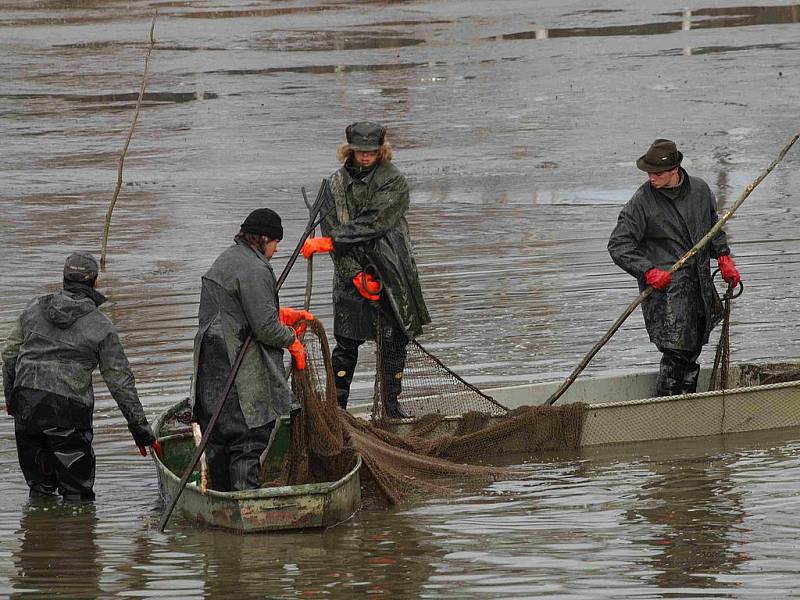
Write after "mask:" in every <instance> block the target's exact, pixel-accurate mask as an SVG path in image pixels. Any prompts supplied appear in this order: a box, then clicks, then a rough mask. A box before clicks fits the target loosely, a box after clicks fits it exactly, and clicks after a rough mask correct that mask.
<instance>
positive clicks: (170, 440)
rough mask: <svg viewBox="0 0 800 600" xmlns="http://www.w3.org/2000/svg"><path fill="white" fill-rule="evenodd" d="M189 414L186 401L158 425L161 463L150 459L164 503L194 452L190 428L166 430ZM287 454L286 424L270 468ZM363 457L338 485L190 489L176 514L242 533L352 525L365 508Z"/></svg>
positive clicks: (280, 431)
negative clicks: (348, 522) (184, 412)
mask: <svg viewBox="0 0 800 600" xmlns="http://www.w3.org/2000/svg"><path fill="white" fill-rule="evenodd" d="M186 408H188V402H187V400H186V399H184V400H181V401H180V402H178V403H176V404H174V405H173V406H171V407H170V408H169V409H167V410H166V411H165V412H163V413H162V414H161V415H159V417H158V419H157V420H156V423H155V427H154V433H155V436H156V438H157V439H158V441H159V443H160V444H161V448H162V451H163V460H162V459H159V458H158V457H156V456H153V457H152V460H153V462H154V463H155V466H156V471H157V473H158V483H159V491H160V493H161V496H162V498H164V499H165V501H166V500H167V499H169V498H172V497H173V495H174V494H175V493H177V491H178V487H179V483H180V475H176V473H175V471H178V472H179V473H180V474H182V473H183V469H185V467H186V465H187V464H188V462H189V458H190V456H191V454H192V453H193V452H194V448H195V446H194V439H193V437H192V433H191V431H190V430H189V428H188V427H187V428H185V430H183V431H176V432H171V433H166V431H165V427H166V424H167V423H168V422H170V421H172V420H174V417H175V415H176V414H177V412H178V411H180V410H185V409H186ZM287 448H288V422H287V421H286V420H281V421H280V422H279V425H278V427H277V429H276V432H275V435H274V439H273V444H272V446H271V447H270V452H269V454H268V457H267V462H272V463H277V462H278V461H279V460H282V458H283V455H284V454H285V452H286V450H287ZM360 468H361V457H360V456H357V457H356V464H355V465H354V466H353V468H352V469H351V470H350V471H349V472H348V473H347V474H346V475H345V476H344V477H342V478H341V479H339V480H338V481H331V482H325V483H309V484H303V485H288V486H278V487H266V488H259V489H256V490H245V491H239V492H219V491H216V490H206V491H205V492H201V491H200V488H199V486H198V485H197V484H196V483H194V482H191V481H190V482H189V483H187V484H186V487H185V489H184V490H183V492H182V493H181V496H180V498H179V499H178V502H177V504H176V506H175V514H176V515H180V516H181V517H182V518H183V519H184V521H189V522H191V523H192V524H195V525H201V526H208V527H217V528H223V529H228V530H233V531H237V532H241V533H255V532H269V531H284V530H297V529H314V528H327V527H332V526H334V525H337V524H339V523H341V522H343V521H346V520H348V519H350V518H351V517H352V516H353V515H354V514H355V513H356V512H358V510H359V509H360V508H361V478H360V476H359V469H360Z"/></svg>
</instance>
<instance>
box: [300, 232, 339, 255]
mask: <svg viewBox="0 0 800 600" xmlns="http://www.w3.org/2000/svg"><path fill="white" fill-rule="evenodd" d="M300 252H302V253H303V256H304V257H305V258H306V260H308V259H309V258H311V256H312V255H313V254H315V253H316V252H333V238H329V237H310V238H306V241H305V242H303V247H302V249H301V250H300Z"/></svg>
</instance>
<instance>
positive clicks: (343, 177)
mask: <svg viewBox="0 0 800 600" xmlns="http://www.w3.org/2000/svg"><path fill="white" fill-rule="evenodd" d="M345 135H346V138H347V142H346V143H344V144H342V146H341V147H340V148H339V152H338V158H339V159H340V160H341V161H342V162H343V163H344V164H343V165H342V167H341V168H339V169H338V170H336V171H335V172H334V173H333V175H331V177H330V178H329V180H328V185H327V190H326V191H328V192H329V193H326V194H325V195H324V196H323V203H322V207H321V214H322V215H323V219H322V233H323V236H324V237H320V238H309V239H308V240H307V241H306V243H305V244H304V247H303V255H304V256H305V257H306V258H309V257H310V256H311V255H312V254H314V253H315V252H332V254H331V256H332V258H333V264H334V281H333V306H334V337H335V339H336V347H335V348H334V350H333V352H332V355H331V359H332V366H333V371H334V378H335V379H334V380H335V383H336V395H337V400H338V402H339V405H340V406H342V407H343V408H346V407H347V401H348V398H349V395H350V384H351V382H352V379H353V373H354V372H355V368H356V364H357V361H358V349H359V346H360V345H361V344H363V343H364V341H365V340H375V339H376V334H377V331H376V324H377V321H378V314H379V312H380V315H381V324H382V333H383V349H382V357H381V359H382V360H381V363H382V364H383V373H382V376H383V377H384V389H385V390H386V412H387V416H389V417H395V418H396V417H406V416H407V415H406V413H405V412H404V411H403V410H402V408H401V407H400V405H399V403H398V397H399V395H400V392H401V387H402V386H401V379H402V375H403V369H404V368H405V361H406V356H407V351H406V346H407V345H408V341H409V338H415V337H416V336H418V335H420V334H421V333H422V326H423V325H427V324H428V323H430V321H431V319H430V315H429V314H428V309H427V307H426V306H425V300H424V299H423V296H422V288H421V287H420V283H419V274H418V273H417V265H416V262H415V260H414V252H413V248H412V245H411V237H410V235H409V229H408V223H407V222H406V218H405V214H406V211H407V210H408V207H409V191H408V184H407V183H406V179H405V177H404V176H403V174H402V173H401V172H400V171H399V169H397V167H395V166H394V165H393V164H392V162H391V160H392V152H391V146H390V145H389V142H388V141H387V140H386V129H385V128H384V127H383V126H382V125H379V124H377V123H372V122H369V121H361V122H356V123H353V124H351V125H350V126H348V127H347V129H346V130H345Z"/></svg>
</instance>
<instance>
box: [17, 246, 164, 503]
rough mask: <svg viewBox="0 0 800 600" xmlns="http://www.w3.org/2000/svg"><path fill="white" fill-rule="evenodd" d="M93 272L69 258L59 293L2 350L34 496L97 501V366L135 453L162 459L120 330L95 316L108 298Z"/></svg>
mask: <svg viewBox="0 0 800 600" xmlns="http://www.w3.org/2000/svg"><path fill="white" fill-rule="evenodd" d="M97 274H98V264H97V261H96V260H95V258H94V257H93V256H92V255H91V254H89V253H87V252H76V253H74V254H71V255H70V256H69V257H68V258H67V260H66V263H65V264H64V287H63V289H62V290H60V291H59V292H56V293H55V294H48V295H46V296H41V297H39V298H37V299H35V300H34V301H33V302H32V303H31V304H30V305H29V306H28V307H27V308H26V309H25V310H24V311H23V312H22V314H21V315H20V317H19V318H18V319H17V322H16V325H15V326H14V328H13V330H12V331H11V335H10V336H9V338H8V344H7V345H6V347H5V349H4V350H3V389H4V393H5V400H6V408H7V410H8V413H9V414H11V415H13V416H14V435H15V437H16V440H17V454H18V455H19V465H20V468H21V469H22V472H23V474H24V475H25V480H26V481H27V482H28V487H29V488H30V494H31V496H32V497H34V496H56V495H61V496H63V497H64V498H65V499H69V500H73V499H93V498H94V491H93V487H94V474H95V457H94V451H93V450H92V437H93V432H92V412H93V410H94V390H93V389H92V372H93V371H94V370H95V368H96V367H97V366H98V365H99V367H100V373H101V374H102V376H103V379H104V380H105V382H106V385H107V386H108V389H109V391H110V392H111V395H112V396H113V397H114V400H116V402H117V405H118V406H119V408H120V410H121V411H122V414H123V416H124V417H125V420H126V421H127V422H128V429H129V430H130V432H131V435H133V439H134V441H135V442H136V445H137V446H138V447H139V452H140V453H141V454H142V456H146V455H147V451H146V449H145V448H146V447H147V446H150V447H151V448H152V449H153V451H154V452H156V453H157V454H159V455H160V453H161V449H160V447H159V445H158V442H157V441H156V440H155V438H154V437H153V432H152V430H151V429H150V425H149V424H148V422H147V417H145V414H144V410H143V409H142V404H141V403H140V402H139V396H138V395H137V393H136V385H135V382H134V377H133V373H132V372H131V368H130V366H129V364H128V359H127V358H126V356H125V350H124V349H123V348H122V344H121V343H120V340H119V335H118V334H117V330H116V328H115V327H114V325H113V323H111V321H110V320H109V318H108V317H106V316H105V315H104V314H103V313H101V312H100V311H99V310H98V307H99V306H100V305H101V304H102V303H103V302H105V300H106V298H105V296H103V295H102V294H101V293H100V292H98V291H97V283H98V276H97Z"/></svg>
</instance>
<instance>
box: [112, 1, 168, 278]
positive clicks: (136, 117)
mask: <svg viewBox="0 0 800 600" xmlns="http://www.w3.org/2000/svg"><path fill="white" fill-rule="evenodd" d="M157 17H158V10H156V12H155V14H154V15H153V22H152V23H150V46H149V47H148V48H147V54H145V57H144V73H143V74H142V85H141V87H140V88H139V98H138V99H137V100H136V112H135V113H134V114H133V120H132V121H131V126H130V127H129V128H128V137H127V138H126V139H125V145H124V146H123V148H122V154H120V156H119V165H117V187H116V188H115V189H114V195H113V196H112V197H111V202H110V203H109V205H108V210H107V211H106V222H105V226H104V227H103V246H102V248H101V250H100V268H101V269H105V268H106V250H107V249H108V234H109V231H110V230H111V214H112V213H113V212H114V206H116V204H117V198H118V197H119V191H120V189H121V188H122V167H123V165H124V164H125V156H126V155H127V154H128V146H129V145H130V143H131V138H133V130H134V129H135V128H136V122H137V121H138V120H139V111H140V110H141V108H142V98H144V90H145V88H146V87H147V71H148V70H149V68H150V53H151V52H152V51H153V46H155V43H156V40H155V37H154V36H153V32H154V31H155V27H156V18H157Z"/></svg>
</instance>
